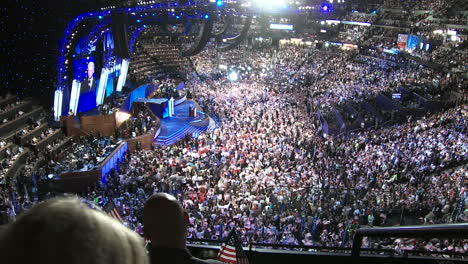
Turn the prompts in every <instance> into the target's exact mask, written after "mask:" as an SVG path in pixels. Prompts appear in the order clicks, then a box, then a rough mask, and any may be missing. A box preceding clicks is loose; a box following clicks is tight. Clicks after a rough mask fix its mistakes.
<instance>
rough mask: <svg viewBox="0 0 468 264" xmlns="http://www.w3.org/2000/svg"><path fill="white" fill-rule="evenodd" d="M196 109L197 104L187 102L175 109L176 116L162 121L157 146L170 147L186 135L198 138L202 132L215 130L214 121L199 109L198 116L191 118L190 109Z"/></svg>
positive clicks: (156, 141) (156, 139)
mask: <svg viewBox="0 0 468 264" xmlns="http://www.w3.org/2000/svg"><path fill="white" fill-rule="evenodd" d="M190 107H192V108H193V107H196V104H195V102H193V101H185V102H183V103H181V104H180V105H177V106H175V107H174V115H173V116H172V117H167V118H163V119H161V132H160V133H159V136H158V137H156V138H155V144H156V145H163V146H168V145H171V144H173V143H175V142H177V141H178V140H180V139H182V138H184V137H185V136H186V135H190V136H192V137H195V138H196V137H198V136H199V135H200V133H201V132H203V131H205V130H210V129H214V128H215V122H214V121H213V119H212V118H211V117H210V116H209V115H206V114H205V113H203V112H201V111H199V110H198V109H197V116H196V117H190V115H189V108H190Z"/></svg>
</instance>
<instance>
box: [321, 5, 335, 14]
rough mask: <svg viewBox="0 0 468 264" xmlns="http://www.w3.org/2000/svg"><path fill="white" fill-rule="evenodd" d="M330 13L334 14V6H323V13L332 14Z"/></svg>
mask: <svg viewBox="0 0 468 264" xmlns="http://www.w3.org/2000/svg"><path fill="white" fill-rule="evenodd" d="M330 12H333V6H332V5H331V4H323V5H322V13H330Z"/></svg>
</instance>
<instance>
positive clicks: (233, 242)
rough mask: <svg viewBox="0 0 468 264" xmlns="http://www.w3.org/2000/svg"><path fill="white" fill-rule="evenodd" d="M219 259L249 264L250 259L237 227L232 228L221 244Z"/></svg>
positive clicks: (233, 263) (238, 263)
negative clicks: (238, 234)
mask: <svg viewBox="0 0 468 264" xmlns="http://www.w3.org/2000/svg"><path fill="white" fill-rule="evenodd" d="M218 259H219V260H221V261H223V262H226V263H232V264H249V259H248V258H247V255H246V254H245V252H244V249H243V248H242V245H241V243H240V241H239V239H238V237H237V233H236V230H235V229H232V231H231V232H230V233H229V235H228V237H227V239H226V241H225V242H224V244H223V245H222V246H221V249H220V250H219V253H218Z"/></svg>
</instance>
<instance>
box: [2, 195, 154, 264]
mask: <svg viewBox="0 0 468 264" xmlns="http://www.w3.org/2000/svg"><path fill="white" fill-rule="evenodd" d="M0 259H1V260H2V263H3V262H5V263H24V264H31V263H47V264H55V263H57V264H63V263H69V264H82V263H87V264H104V263H109V264H118V263H122V264H129V263H134V264H145V263H148V257H147V255H146V251H145V248H144V241H143V239H141V237H139V236H138V235H137V234H136V233H134V232H133V231H131V230H130V229H128V228H126V227H125V226H123V225H122V224H121V223H119V222H118V221H116V220H115V219H112V218H110V217H109V216H107V215H106V214H104V213H102V212H99V211H97V210H94V209H90V208H89V207H87V206H86V205H85V204H83V203H81V202H80V201H79V200H78V199H76V198H58V199H51V200H48V201H46V202H44V203H41V204H38V205H36V206H34V207H33V208H31V209H30V210H28V211H26V212H25V213H24V214H22V215H20V216H19V217H18V219H17V220H16V221H15V222H13V223H12V224H10V225H8V226H7V227H6V228H5V229H4V230H2V232H1V233H0Z"/></svg>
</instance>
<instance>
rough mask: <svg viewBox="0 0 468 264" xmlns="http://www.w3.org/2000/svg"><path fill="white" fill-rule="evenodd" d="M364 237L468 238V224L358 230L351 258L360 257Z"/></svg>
mask: <svg viewBox="0 0 468 264" xmlns="http://www.w3.org/2000/svg"><path fill="white" fill-rule="evenodd" d="M364 237H382V238H383V237H386V238H388V237H405V238H458V239H466V238H468V223H464V224H449V225H430V226H427V225H426V226H403V227H382V228H362V229H358V230H357V231H356V233H355V235H354V240H353V249H352V251H351V256H353V257H359V254H360V252H361V250H362V249H361V246H362V239H363V238H364Z"/></svg>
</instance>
